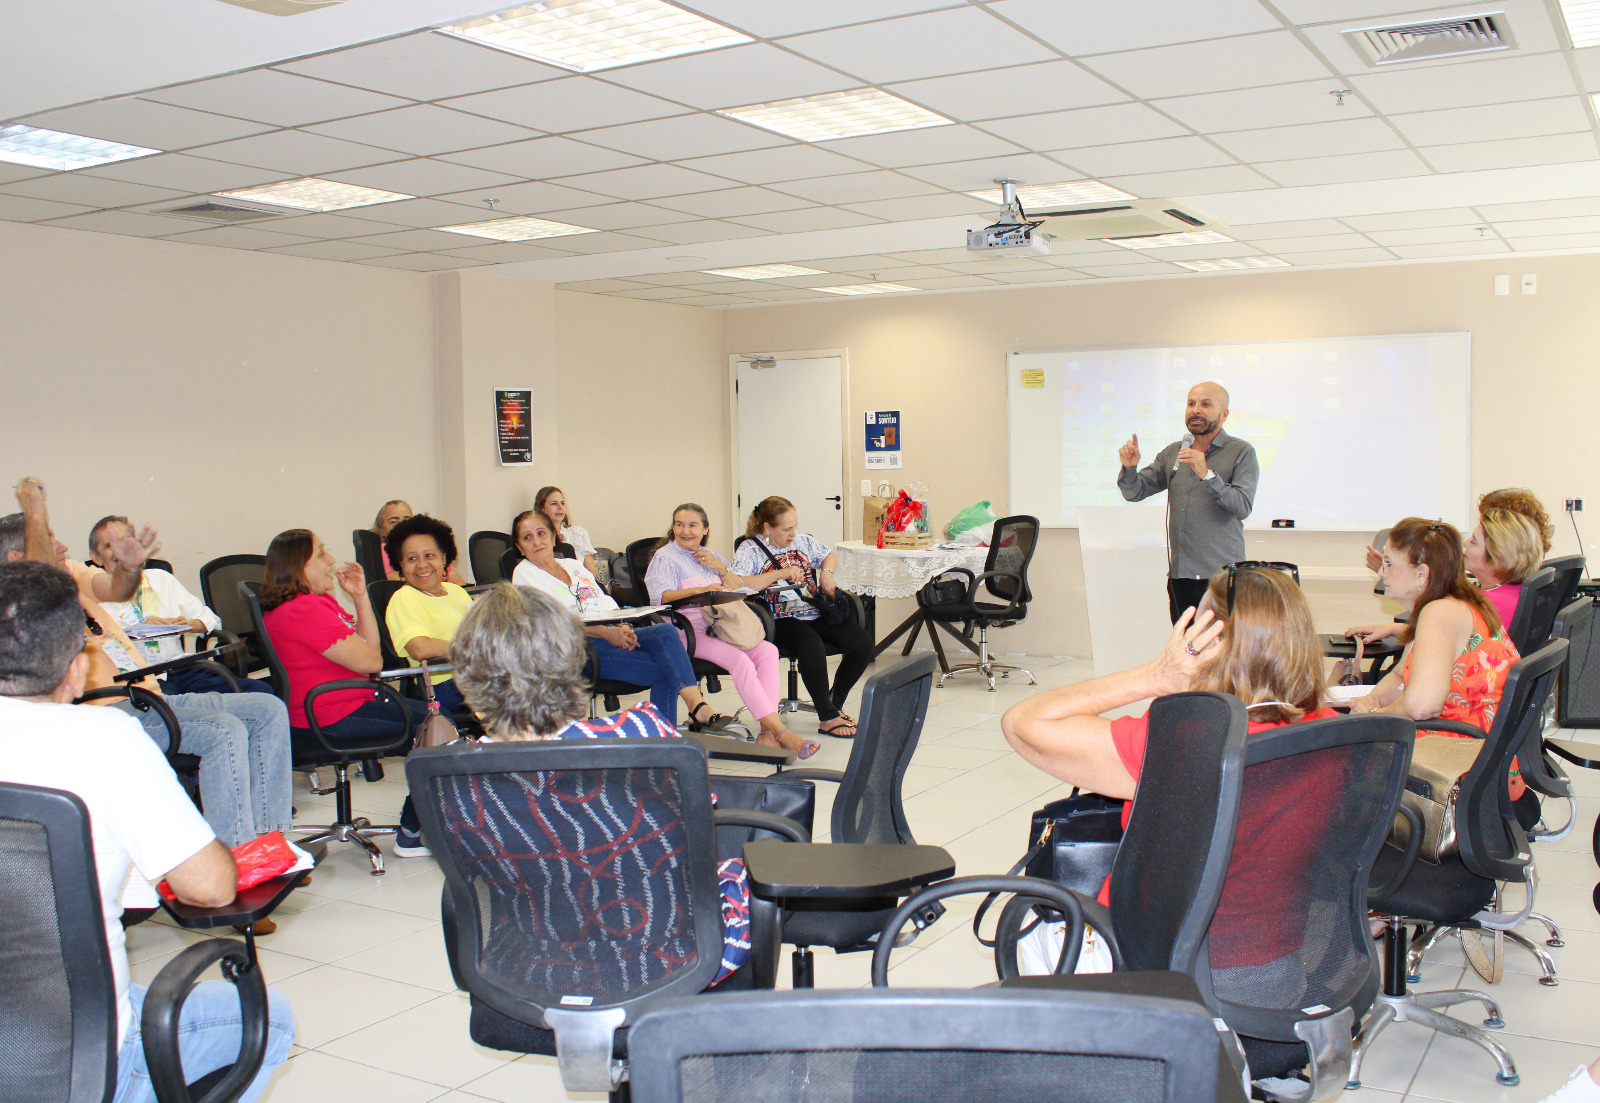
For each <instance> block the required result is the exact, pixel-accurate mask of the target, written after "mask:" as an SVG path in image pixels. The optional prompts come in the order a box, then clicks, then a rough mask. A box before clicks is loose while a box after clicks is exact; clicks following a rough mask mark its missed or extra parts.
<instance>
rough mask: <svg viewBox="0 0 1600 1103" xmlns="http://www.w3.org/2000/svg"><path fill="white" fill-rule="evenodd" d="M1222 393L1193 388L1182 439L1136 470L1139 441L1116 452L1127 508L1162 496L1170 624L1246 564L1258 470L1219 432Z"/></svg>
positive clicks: (1250, 453)
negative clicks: (1219, 577)
mask: <svg viewBox="0 0 1600 1103" xmlns="http://www.w3.org/2000/svg"><path fill="white" fill-rule="evenodd" d="M1227 420H1228V392H1227V391H1226V390H1224V389H1223V388H1222V386H1221V385H1220V384H1217V383H1210V382H1207V383H1196V384H1195V385H1194V386H1193V387H1191V388H1190V389H1189V399H1188V403H1187V404H1186V406H1185V408H1184V424H1185V426H1186V427H1187V428H1188V432H1186V433H1185V434H1184V435H1183V440H1181V441H1174V442H1173V443H1172V444H1169V445H1167V446H1166V447H1165V448H1163V449H1162V450H1161V451H1160V452H1158V453H1156V459H1155V462H1154V463H1152V464H1150V466H1148V467H1146V468H1144V469H1143V470H1142V471H1141V470H1139V469H1138V467H1139V436H1138V434H1137V433H1136V434H1134V435H1133V437H1132V438H1131V439H1130V440H1129V441H1128V443H1127V444H1124V445H1123V446H1122V448H1121V449H1120V450H1119V451H1118V456H1119V457H1120V458H1121V460H1122V471H1121V473H1120V474H1118V475H1117V489H1119V490H1121V491H1122V496H1123V497H1124V498H1125V499H1127V500H1128V501H1130V502H1137V501H1141V500H1142V499H1145V498H1148V497H1150V495H1152V494H1159V493H1161V492H1162V491H1163V490H1165V491H1167V492H1168V494H1169V498H1168V500H1167V601H1168V605H1169V607H1170V609H1171V612H1172V621H1173V623H1174V624H1176V623H1177V621H1178V616H1179V614H1181V613H1182V612H1183V611H1184V610H1185V609H1188V608H1190V607H1191V606H1197V605H1199V604H1200V599H1201V598H1202V597H1203V596H1204V595H1205V592H1206V582H1207V580H1208V579H1209V578H1210V577H1211V576H1212V575H1213V574H1215V573H1216V572H1217V571H1219V570H1221V569H1222V568H1223V567H1226V566H1227V565H1228V564H1229V563H1237V562H1238V561H1240V560H1242V559H1243V558H1244V557H1245V549H1244V519H1245V518H1246V517H1248V516H1250V508H1251V505H1252V504H1253V503H1254V501H1255V496H1256V483H1257V482H1258V481H1259V480H1260V477H1261V467H1260V465H1259V464H1258V463H1257V462H1256V450H1255V448H1254V447H1252V446H1251V445H1250V444H1249V443H1248V442H1246V441H1242V440H1240V439H1238V438H1237V437H1231V436H1229V435H1228V434H1227V433H1225V432H1223V430H1222V423H1223V422H1225V421H1227Z"/></svg>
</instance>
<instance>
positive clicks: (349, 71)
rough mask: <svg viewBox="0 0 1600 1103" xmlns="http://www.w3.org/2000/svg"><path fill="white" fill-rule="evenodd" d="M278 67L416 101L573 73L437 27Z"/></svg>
mask: <svg viewBox="0 0 1600 1103" xmlns="http://www.w3.org/2000/svg"><path fill="white" fill-rule="evenodd" d="M277 68H279V69H286V70H288V71H289V72H292V73H300V74H303V75H304V76H308V77H321V78H322V79H324V80H331V81H337V82H338V83H339V84H353V85H355V86H356V87H357V88H370V89H372V90H373V91H376V92H388V93H390V94H392V95H396V96H405V97H407V98H409V99H413V100H441V99H444V98H446V97H447V96H464V95H467V94H468V93H471V92H484V91H487V90H489V89H491V88H509V87H511V86H512V85H514V84H532V83H533V82H534V81H540V80H553V79H555V78H556V77H564V76H569V75H570V74H569V73H568V71H567V70H565V69H559V68H557V67H555V66H553V65H541V64H540V63H539V62H537V61H531V60H529V59H528V58H524V57H518V56H517V55H516V54H510V53H507V52H506V51H504V50H497V49H495V48H494V47H492V46H483V45H480V44H478V43H476V42H469V41H468V40H466V39H464V38H457V37H455V36H454V35H447V34H436V33H434V32H432V31H423V32H422V33H420V34H410V35H405V36H404V37H401V38H391V39H389V40H388V41H386V42H374V43H372V44H371V45H369V46H357V47H355V48H353V49H349V50H339V51H337V52H335V53H331V54H321V55H319V56H317V57H311V58H306V59H304V60H302V61H291V62H287V63H286V64H283V65H279V66H277Z"/></svg>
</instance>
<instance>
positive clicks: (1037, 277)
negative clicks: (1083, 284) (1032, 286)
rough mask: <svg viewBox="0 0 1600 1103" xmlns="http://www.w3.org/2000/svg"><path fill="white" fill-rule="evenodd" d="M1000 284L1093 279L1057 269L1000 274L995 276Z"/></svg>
mask: <svg viewBox="0 0 1600 1103" xmlns="http://www.w3.org/2000/svg"><path fill="white" fill-rule="evenodd" d="M994 278H995V280H996V281H998V282H999V283H1009V284H1025V283H1073V282H1075V281H1079V280H1087V279H1093V278H1094V277H1092V276H1085V275H1082V274H1080V273H1077V272H1074V271H1072V270H1070V269H1067V268H1057V269H1054V270H1052V271H1049V272H1000V273H997V274H996V275H995V277H994Z"/></svg>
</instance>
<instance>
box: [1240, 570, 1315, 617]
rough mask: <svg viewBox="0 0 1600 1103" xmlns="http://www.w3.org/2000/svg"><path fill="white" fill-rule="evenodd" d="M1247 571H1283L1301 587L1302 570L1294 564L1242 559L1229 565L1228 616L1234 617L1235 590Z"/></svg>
mask: <svg viewBox="0 0 1600 1103" xmlns="http://www.w3.org/2000/svg"><path fill="white" fill-rule="evenodd" d="M1245 571H1281V572H1283V573H1284V574H1286V575H1288V576H1289V577H1291V578H1293V579H1294V584H1295V585H1296V586H1298V585H1300V568H1299V567H1297V566H1295V565H1294V564H1293V563H1274V562H1270V561H1268V560H1265V559H1241V560H1240V561H1239V562H1237V563H1229V564H1228V615H1229V616H1230V617H1231V616H1232V615H1233V589H1234V585H1235V583H1237V582H1238V580H1239V575H1240V574H1242V573H1243V572H1245Z"/></svg>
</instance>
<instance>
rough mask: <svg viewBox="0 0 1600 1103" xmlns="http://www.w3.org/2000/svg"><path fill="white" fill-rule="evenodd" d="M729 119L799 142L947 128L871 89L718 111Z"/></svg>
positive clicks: (895, 98) (936, 117) (909, 105)
mask: <svg viewBox="0 0 1600 1103" xmlns="http://www.w3.org/2000/svg"><path fill="white" fill-rule="evenodd" d="M717 114H719V115H726V116H727V117H728V118H730V119H738V120H740V121H741V122H747V123H754V124H755V125H756V126H759V127H764V128H766V129H767V130H775V131H777V132H778V133H779V134H787V135H788V136H789V137H791V138H798V139H800V140H801V141H802V142H825V141H827V140H829V139H830V138H858V137H860V136H861V135H863V134H888V133H890V132H891V131H895V130H920V129H921V128H923V127H926V126H947V125H949V123H950V120H949V119H947V118H945V117H944V116H943V115H935V114H934V113H933V112H932V111H925V110H923V109H922V108H920V107H918V106H917V105H916V104H914V103H907V102H906V101H905V100H903V99H901V98H900V97H898V96H891V95H889V93H887V92H880V91H878V90H877V89H876V88H856V89H853V90H852V91H849V92H829V93H827V94H826V95H822V96H797V97H795V98H794V99H792V100H774V101H773V102H771V103H753V104H750V105H748V106H746V107H730V108H727V109H726V110H723V111H718V112H717Z"/></svg>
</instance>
